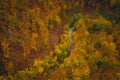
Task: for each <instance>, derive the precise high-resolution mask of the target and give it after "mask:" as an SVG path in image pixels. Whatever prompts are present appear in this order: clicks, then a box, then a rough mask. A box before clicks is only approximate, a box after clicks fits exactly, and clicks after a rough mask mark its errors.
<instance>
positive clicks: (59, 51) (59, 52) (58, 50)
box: [55, 46, 62, 54]
mask: <svg viewBox="0 0 120 80" xmlns="http://www.w3.org/2000/svg"><path fill="white" fill-rule="evenodd" d="M55 53H57V54H61V53H62V52H61V50H60V49H59V47H58V46H55Z"/></svg>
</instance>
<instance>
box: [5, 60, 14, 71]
mask: <svg viewBox="0 0 120 80" xmlns="http://www.w3.org/2000/svg"><path fill="white" fill-rule="evenodd" d="M5 69H6V70H7V71H8V72H13V71H14V64H13V62H11V61H9V62H6V64H5Z"/></svg>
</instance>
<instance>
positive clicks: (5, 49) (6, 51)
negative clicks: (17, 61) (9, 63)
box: [1, 40, 9, 58]
mask: <svg viewBox="0 0 120 80" xmlns="http://www.w3.org/2000/svg"><path fill="white" fill-rule="evenodd" d="M1 46H2V49H3V52H4V54H3V55H4V57H5V58H9V43H8V42H7V41H6V40H4V41H3V42H2V43H1Z"/></svg>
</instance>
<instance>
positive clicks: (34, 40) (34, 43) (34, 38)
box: [31, 33, 38, 50]
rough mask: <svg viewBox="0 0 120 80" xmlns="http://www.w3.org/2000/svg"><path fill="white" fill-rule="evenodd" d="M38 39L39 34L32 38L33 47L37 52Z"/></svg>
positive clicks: (34, 34)
mask: <svg viewBox="0 0 120 80" xmlns="http://www.w3.org/2000/svg"><path fill="white" fill-rule="evenodd" d="M37 38H38V34H37V33H32V37H31V47H32V48H33V49H34V50H37V41H36V39H37Z"/></svg>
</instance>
